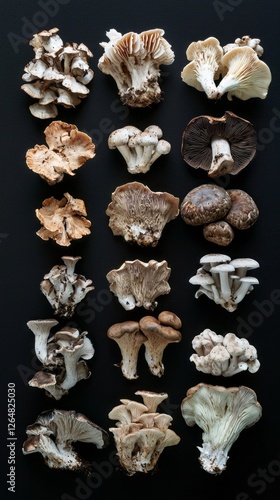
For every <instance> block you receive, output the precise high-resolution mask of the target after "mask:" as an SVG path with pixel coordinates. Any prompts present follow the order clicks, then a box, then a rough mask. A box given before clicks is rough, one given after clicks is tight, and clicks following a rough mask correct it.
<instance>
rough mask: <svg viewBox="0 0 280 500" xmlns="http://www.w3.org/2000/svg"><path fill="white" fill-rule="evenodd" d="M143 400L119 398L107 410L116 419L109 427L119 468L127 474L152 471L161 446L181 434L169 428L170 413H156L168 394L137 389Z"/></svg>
mask: <svg viewBox="0 0 280 500" xmlns="http://www.w3.org/2000/svg"><path fill="white" fill-rule="evenodd" d="M135 394H136V395H139V396H141V397H142V398H143V401H144V404H142V403H138V402H137V401H131V400H129V399H122V400H121V403H123V404H122V405H119V406H115V407H114V408H113V409H112V410H111V411H110V413H109V415H108V416H109V418H110V419H111V420H116V421H117V423H116V427H110V428H109V431H110V432H112V434H113V436H114V441H115V445H116V448H117V455H118V458H119V462H120V466H121V468H122V470H123V471H124V472H125V473H126V474H127V475H129V476H132V475H133V474H135V473H137V472H144V473H149V472H152V471H155V468H156V465H157V462H158V460H159V457H160V455H161V453H162V452H163V450H164V448H166V447H167V446H174V445H176V444H178V443H179V442H180V437H179V436H178V435H177V434H176V433H175V432H174V431H172V430H171V429H169V427H170V425H171V423H172V420H173V419H172V417H171V416H170V415H168V414H165V413H159V412H158V411H157V410H158V405H159V404H160V403H161V402H162V401H164V400H165V399H166V398H167V397H168V394H166V393H155V392H151V391H137V392H136V393H135Z"/></svg>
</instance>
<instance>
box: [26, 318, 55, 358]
mask: <svg viewBox="0 0 280 500" xmlns="http://www.w3.org/2000/svg"><path fill="white" fill-rule="evenodd" d="M57 324H58V321H56V320H55V319H37V320H30V321H28V323H27V326H28V328H29V329H30V330H31V331H32V332H33V333H34V335H35V346H34V347H35V354H36V356H37V358H38V359H39V361H41V363H43V364H44V363H47V362H48V339H49V335H50V331H51V329H52V327H53V326H56V325H57Z"/></svg>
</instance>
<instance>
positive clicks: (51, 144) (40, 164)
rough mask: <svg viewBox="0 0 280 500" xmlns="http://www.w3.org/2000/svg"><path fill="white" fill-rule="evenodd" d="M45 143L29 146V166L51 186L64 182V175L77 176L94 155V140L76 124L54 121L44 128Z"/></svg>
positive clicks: (27, 161) (27, 156)
mask: <svg viewBox="0 0 280 500" xmlns="http://www.w3.org/2000/svg"><path fill="white" fill-rule="evenodd" d="M44 133H45V137H46V143H47V145H48V147H47V146H45V145H41V146H39V145H38V144H37V145H36V146H35V147H34V148H32V149H28V151H27V153H26V165H27V166H28V168H30V170H32V171H33V172H35V173H37V174H39V175H40V177H42V178H43V179H44V180H45V181H47V183H48V184H49V185H53V184H56V183H57V182H61V181H62V179H63V177H64V174H69V175H72V176H73V175H75V170H77V169H78V168H80V167H81V166H82V165H83V164H84V163H85V162H86V161H87V160H89V159H90V158H93V157H94V156H95V146H94V144H93V143H92V139H91V137H90V136H89V135H87V134H85V133H84V132H80V131H79V130H78V128H77V127H76V126H75V125H71V124H68V123H65V122H62V121H53V122H52V123H51V124H50V125H48V127H46V129H45V131H44Z"/></svg>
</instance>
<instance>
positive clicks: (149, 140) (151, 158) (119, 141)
mask: <svg viewBox="0 0 280 500" xmlns="http://www.w3.org/2000/svg"><path fill="white" fill-rule="evenodd" d="M162 135H163V132H162V130H161V128H160V127H158V126H157V125H149V126H148V127H146V128H145V129H144V130H143V132H142V131H141V130H140V129H139V128H137V127H134V126H133V125H126V126H125V127H122V128H118V129H116V130H113V132H111V134H110V135H109V137H108V147H109V149H118V151H119V152H120V153H121V155H122V156H123V158H124V160H125V162H126V165H127V170H128V172H129V173H130V174H139V173H141V174H145V173H146V172H148V171H149V170H150V168H151V166H152V165H153V163H154V162H155V161H156V160H157V159H158V158H159V157H160V156H161V155H167V154H168V153H169V152H170V150H171V144H170V143H169V142H167V141H166V140H164V139H162Z"/></svg>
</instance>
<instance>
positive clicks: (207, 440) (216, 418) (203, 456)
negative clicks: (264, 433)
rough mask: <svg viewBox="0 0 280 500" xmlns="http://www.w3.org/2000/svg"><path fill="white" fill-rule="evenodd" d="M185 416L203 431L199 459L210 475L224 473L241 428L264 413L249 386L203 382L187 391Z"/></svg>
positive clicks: (182, 406)
mask: <svg viewBox="0 0 280 500" xmlns="http://www.w3.org/2000/svg"><path fill="white" fill-rule="evenodd" d="M181 411H182V416H183V418H184V420H185V422H186V424H187V425H188V426H190V427H192V426H194V425H195V424H196V425H198V426H199V427H200V428H201V429H202V430H203V434H202V442H203V443H202V446H201V447H198V450H199V452H200V456H199V461H200V463H201V466H202V468H203V469H204V470H205V471H206V472H209V473H210V474H221V473H222V472H223V471H224V470H225V469H226V465H227V460H228V458H229V456H228V453H229V450H230V449H231V447H232V445H233V443H234V442H235V441H236V440H237V438H238V437H239V435H240V433H241V431H243V429H246V428H248V427H251V426H252V425H254V424H255V423H256V422H257V421H258V420H259V419H260V418H261V416H262V407H261V405H260V404H259V402H258V401H257V396H256V393H255V392H254V391H253V390H252V389H250V388H249V387H245V386H240V387H228V388H226V387H222V386H218V385H216V386H214V385H210V384H204V383H200V384H198V385H196V386H194V387H192V388H190V389H189V390H188V391H187V395H186V397H185V398H184V399H183V401H182V404H181Z"/></svg>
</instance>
